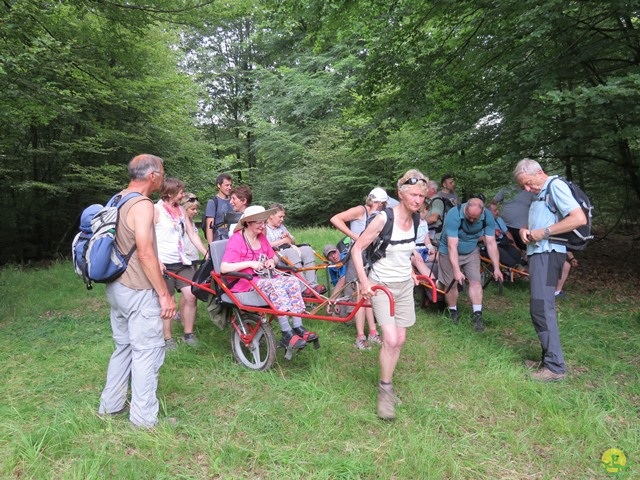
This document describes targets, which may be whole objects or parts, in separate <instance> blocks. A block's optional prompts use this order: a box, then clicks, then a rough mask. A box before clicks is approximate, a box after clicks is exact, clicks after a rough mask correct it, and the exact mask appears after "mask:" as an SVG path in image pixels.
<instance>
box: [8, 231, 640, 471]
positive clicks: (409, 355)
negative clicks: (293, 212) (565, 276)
mask: <svg viewBox="0 0 640 480" xmlns="http://www.w3.org/2000/svg"><path fill="white" fill-rule="evenodd" d="M294 233H295V234H296V235H297V237H298V240H299V241H300V242H309V243H311V244H312V246H313V247H314V248H315V249H317V250H318V251H321V249H322V247H323V246H324V244H325V243H328V242H330V241H335V240H337V239H338V238H339V235H336V232H335V231H330V230H328V229H315V230H306V231H300V232H294ZM0 287H1V288H2V297H3V298H2V302H1V304H0V351H1V352H2V366H3V369H2V370H0V385H2V388H1V389H0V477H2V478H34V479H36V478H37V479H40V478H64V479H67V478H71V479H94V478H95V479H98V478H119V479H120V478H123V479H129V478H130V479H138V478H171V479H173V478H192V479H212V478H217V479H282V478H305V479H308V478H315V479H336V478H338V479H378V478H385V479H386V478H389V479H391V478H396V479H414V478H429V479H431V478H433V479H439V478H451V479H528V478H531V479H539V478H548V479H552V478H571V479H592V478H593V479H598V478H608V477H607V476H606V474H605V472H604V470H603V469H602V467H601V465H600V458H601V456H602V453H603V452H604V451H605V450H607V449H608V448H611V447H616V448H620V449H622V450H623V451H624V452H625V453H626V455H627V458H628V459H629V462H630V465H631V466H630V469H629V470H628V471H627V472H623V473H620V474H618V475H617V476H616V478H625V479H630V478H637V477H638V475H639V474H638V467H637V466H636V464H637V461H638V459H639V458H640V450H639V447H638V446H639V445H640V438H639V436H640V420H639V418H638V407H639V406H640V381H639V380H640V379H639V378H638V377H639V374H638V367H639V366H640V365H639V364H640V360H638V359H639V358H640V335H639V329H640V324H639V322H638V320H639V319H638V313H637V306H635V305H634V304H632V301H631V299H630V298H625V297H624V292H615V293H613V292H610V291H604V290H603V291H602V292H598V293H595V294H589V295H584V296H583V295H581V293H580V292H579V291H576V290H572V289H571V288H572V286H571V285H569V287H568V288H569V290H568V291H569V293H570V295H569V297H568V298H567V299H565V300H563V301H562V303H560V304H559V310H560V325H561V326H560V328H561V336H562V340H563V347H564V349H565V355H566V358H567V362H568V366H569V372H570V375H569V378H568V380H567V381H565V382H564V383H561V384H551V385H546V384H538V383H535V382H532V381H530V380H529V379H528V378H527V372H526V371H525V369H524V367H523V366H522V361H523V360H524V359H525V358H532V357H536V356H537V355H538V354H539V345H538V343H537V338H536V336H535V333H534V331H533V328H532V326H531V323H530V320H529V316H528V291H527V286H526V284H520V285H513V286H507V287H505V290H504V294H503V295H498V294H497V288H495V286H494V285H491V286H489V287H488V289H487V290H486V298H485V302H484V305H485V308H484V310H485V317H486V319H487V326H488V327H487V331H486V332H485V333H484V334H482V335H478V334H476V333H475V332H474V331H473V328H472V325H471V322H470V320H469V318H468V317H469V315H470V308H469V306H468V305H467V301H466V298H465V297H464V296H463V299H462V300H461V302H460V304H461V307H462V309H463V317H464V318H463V321H461V323H460V325H459V326H457V327H454V326H453V325H451V324H450V323H448V322H447V320H446V318H445V317H444V316H443V315H442V313H441V312H439V311H438V310H437V309H428V310H420V311H419V313H418V322H417V324H416V326H415V327H413V328H412V329H410V331H409V337H408V340H407V344H406V347H405V349H404V351H403V354H402V357H401V360H400V364H399V366H398V369H397V373H396V376H395V379H394V382H395V386H396V389H397V391H398V393H399V395H400V397H401V399H402V402H403V403H402V405H401V406H399V407H398V419H397V420H396V421H395V422H393V423H385V422H381V421H380V420H378V419H377V418H376V415H375V387H376V381H377V376H378V365H377V355H376V352H375V351H371V352H358V351H356V350H355V349H354V348H353V347H352V342H353V331H352V328H353V327H350V326H346V325H342V324H337V323H330V322H320V321H308V324H309V326H312V328H313V329H314V330H315V331H317V332H318V333H319V334H320V336H321V342H322V348H321V349H320V350H313V349H311V348H309V349H306V350H304V351H303V352H302V353H301V354H300V355H298V356H297V357H295V358H294V359H293V360H292V361H291V362H287V361H285V360H284V359H283V357H282V352H279V354H278V360H277V362H276V364H275V365H274V367H273V368H272V369H271V370H270V371H268V372H262V373H254V372H250V371H248V370H246V369H244V368H242V367H240V366H239V365H237V364H236V363H235V362H234V360H233V358H232V355H231V349H230V345H229V331H228V330H227V331H220V330H219V329H217V328H216V327H215V326H213V324H212V323H211V322H210V321H209V320H208V318H207V316H206V314H205V311H204V308H202V305H201V306H200V309H199V316H198V321H197V325H196V330H197V334H198V337H199V338H200V340H201V347H200V348H198V349H197V350H191V349H188V348H186V347H185V346H184V345H180V347H179V349H178V351H177V352H175V353H173V354H170V355H168V356H167V359H166V362H165V365H164V366H163V368H162V370H161V374H160V386H159V390H158V395H159V398H160V400H161V418H162V420H163V421H164V420H165V419H166V418H167V417H175V418H176V419H177V421H178V423H177V425H175V426H174V425H171V424H168V423H165V422H163V423H162V424H161V425H160V426H159V427H158V428H156V429H154V430H153V431H143V430H137V429H134V428H132V427H131V426H130V425H129V422H128V419H127V416H126V415H124V416H119V417H114V418H108V419H102V418H99V417H98V416H97V414H96V410H97V404H98V398H99V395H100V391H101V389H102V387H103V384H104V377H105V373H106V365H107V362H108V358H109V355H110V353H111V351H112V341H111V337H110V329H109V321H108V306H107V304H106V301H105V298H104V287H103V286H101V285H98V286H96V288H95V289H94V291H91V292H88V291H86V289H85V288H84V286H83V284H82V282H81V281H80V280H79V279H78V278H76V277H75V274H74V273H73V272H72V270H71V266H70V264H69V263H59V264H55V265H53V266H52V267H51V268H49V269H43V270H33V271H20V270H19V269H15V268H9V269H5V270H2V271H1V272H0ZM176 328H177V327H176Z"/></svg>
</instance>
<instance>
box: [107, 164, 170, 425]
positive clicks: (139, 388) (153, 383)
mask: <svg viewBox="0 0 640 480" xmlns="http://www.w3.org/2000/svg"><path fill="white" fill-rule="evenodd" d="M129 178H130V183H129V185H128V186H127V188H126V189H125V190H123V191H122V192H121V193H122V195H123V196H124V195H126V194H127V193H130V192H139V193H140V194H141V195H139V196H136V197H133V198H131V199H130V200H128V201H127V202H126V203H125V204H124V205H123V206H122V207H121V208H120V214H119V220H118V225H117V231H116V242H117V244H118V248H119V249H120V251H123V252H128V251H129V250H130V249H131V247H132V246H133V245H135V246H136V250H135V252H134V254H133V255H132V256H131V258H130V260H129V264H128V267H127V270H126V271H125V272H124V273H123V274H122V276H121V277H120V278H118V279H117V280H116V281H114V282H112V283H109V284H107V289H106V290H107V298H108V299H109V304H110V305H111V330H112V332H113V340H114V342H115V351H114V352H113V354H112V355H111V359H110V360H109V367H108V369H107V382H106V385H105V387H104V390H103V391H102V395H101V396H100V407H99V408H98V414H99V415H102V416H104V415H112V414H116V413H120V412H123V411H125V410H126V402H127V391H128V388H129V381H130V382H131V404H130V409H129V419H130V420H131V423H132V424H134V425H135V426H137V427H142V428H151V427H153V426H154V425H155V424H156V423H157V421H158V410H159V403H158V398H157V397H156V390H157V388H158V373H159V371H160V367H161V366H162V364H163V363H164V337H163V335H162V320H163V319H165V318H167V319H170V318H173V316H174V315H175V313H176V304H175V302H174V300H173V296H172V295H171V294H170V293H169V290H168V288H167V284H166V283H165V281H164V279H163V278H162V272H161V271H160V262H159V260H158V249H157V246H156V241H155V230H154V222H153V210H154V208H153V203H152V202H151V200H150V199H149V198H148V196H149V195H150V194H151V193H153V192H157V191H159V190H160V188H161V187H162V182H163V180H164V167H163V161H162V159H161V158H160V157H156V156H154V155H148V154H143V155H138V156H137V157H135V158H133V159H132V160H131V162H129Z"/></svg>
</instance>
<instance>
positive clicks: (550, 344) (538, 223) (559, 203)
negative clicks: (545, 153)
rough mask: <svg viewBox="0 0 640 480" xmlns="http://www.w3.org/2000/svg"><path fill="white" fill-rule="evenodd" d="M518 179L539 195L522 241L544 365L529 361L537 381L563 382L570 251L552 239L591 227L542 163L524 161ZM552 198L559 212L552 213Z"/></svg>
mask: <svg viewBox="0 0 640 480" xmlns="http://www.w3.org/2000/svg"><path fill="white" fill-rule="evenodd" d="M513 176H514V177H515V179H516V181H517V182H518V184H520V186H522V188H524V189H525V190H526V191H527V192H532V193H534V194H535V195H536V196H535V197H534V199H533V201H532V202H531V207H530V208H529V220H528V225H527V226H526V227H524V228H521V229H520V238H521V239H522V241H523V242H524V243H526V244H527V255H528V256H529V285H530V291H531V300H530V304H529V309H530V312H531V321H532V322H533V326H534V328H535V330H536V333H537V334H538V339H539V340H540V346H541V347H542V361H541V362H536V361H532V360H527V361H525V365H526V366H527V367H529V368H532V369H535V370H536V371H534V372H533V373H532V374H531V377H532V378H533V379H534V380H539V381H542V382H552V381H559V380H564V378H565V364H564V356H563V353H562V347H561V345H560V332H559V330H558V320H557V318H556V298H555V289H556V285H557V283H558V279H559V278H560V275H561V273H562V266H563V264H564V261H565V258H566V253H567V249H566V247H565V245H563V244H562V243H554V241H553V238H552V237H553V236H556V235H559V234H561V233H566V232H570V231H572V230H574V229H575V228H577V227H580V226H581V225H585V224H586V223H587V219H586V217H585V215H584V212H583V211H582V209H581V208H580V206H579V205H578V202H576V200H575V199H574V198H573V195H572V194H571V190H569V187H568V186H567V185H566V184H565V183H564V182H563V181H556V182H553V183H551V184H550V182H551V180H552V179H553V178H554V177H549V176H548V175H547V174H546V173H544V171H543V170H542V167H541V166H540V164H539V163H538V162H536V161H535V160H531V159H528V158H525V159H523V160H520V161H519V162H518V165H517V166H516V168H515V170H514V172H513ZM550 198H552V199H553V202H554V204H555V206H556V209H557V212H558V213H557V214H555V213H552V211H551V208H550V206H549V201H550Z"/></svg>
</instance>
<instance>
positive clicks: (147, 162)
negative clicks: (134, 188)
mask: <svg viewBox="0 0 640 480" xmlns="http://www.w3.org/2000/svg"><path fill="white" fill-rule="evenodd" d="M163 163H164V161H163V160H162V159H161V158H160V157H156V156H155V155H151V154H148V153H143V154H141V155H137V156H135V157H133V159H131V161H130V162H129V178H130V179H131V180H144V179H145V178H146V177H147V176H148V175H149V174H150V173H151V172H156V173H160V169H161V168H162V165H163Z"/></svg>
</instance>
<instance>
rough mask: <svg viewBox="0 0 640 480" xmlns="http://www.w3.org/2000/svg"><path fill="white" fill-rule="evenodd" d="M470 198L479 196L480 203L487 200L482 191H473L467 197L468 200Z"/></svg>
mask: <svg viewBox="0 0 640 480" xmlns="http://www.w3.org/2000/svg"><path fill="white" fill-rule="evenodd" d="M472 198H479V199H480V200H482V203H484V202H485V201H486V200H487V197H485V196H484V194H482V193H474V194H472V195H471V196H470V197H469V200H471V199H472Z"/></svg>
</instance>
